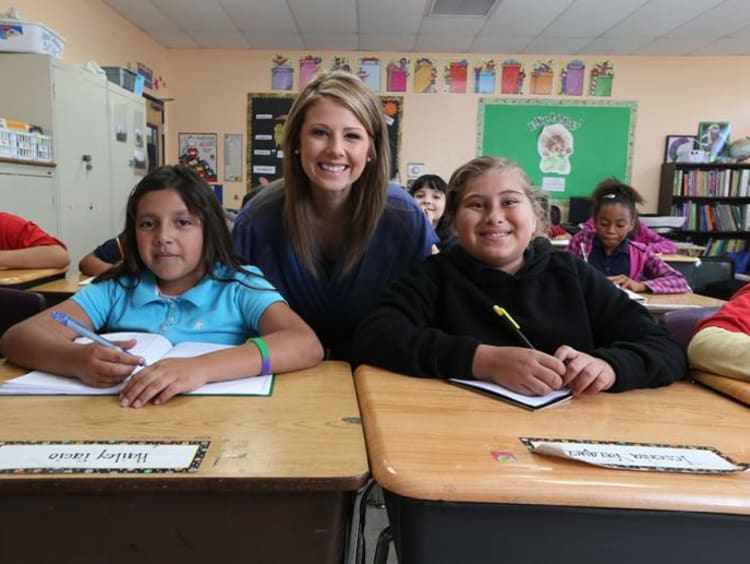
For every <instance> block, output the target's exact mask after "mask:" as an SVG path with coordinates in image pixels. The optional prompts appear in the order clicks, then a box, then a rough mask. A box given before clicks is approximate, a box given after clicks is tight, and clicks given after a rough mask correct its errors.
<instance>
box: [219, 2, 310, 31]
mask: <svg viewBox="0 0 750 564" xmlns="http://www.w3.org/2000/svg"><path fill="white" fill-rule="evenodd" d="M219 3H220V4H221V5H222V6H223V7H224V10H225V11H226V12H227V14H228V15H229V17H230V18H231V19H232V21H233V22H234V24H235V25H236V26H237V29H239V30H241V31H263V32H271V31H282V32H286V33H297V25H296V24H295V23H294V20H293V19H292V13H291V12H290V11H289V7H288V6H287V4H286V2H269V1H268V0H219Z"/></svg>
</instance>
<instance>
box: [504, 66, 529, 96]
mask: <svg viewBox="0 0 750 564" xmlns="http://www.w3.org/2000/svg"><path fill="white" fill-rule="evenodd" d="M524 78H526V71H525V70H524V68H523V65H522V64H521V63H520V62H519V61H517V60H516V59H506V60H505V61H503V70H502V78H501V81H500V92H502V93H503V94H520V93H521V92H522V91H523V80H524Z"/></svg>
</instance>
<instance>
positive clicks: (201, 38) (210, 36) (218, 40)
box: [187, 31, 250, 49]
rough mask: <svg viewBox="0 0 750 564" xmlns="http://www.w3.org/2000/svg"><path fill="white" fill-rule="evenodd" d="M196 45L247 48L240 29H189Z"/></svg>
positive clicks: (247, 45) (209, 47)
mask: <svg viewBox="0 0 750 564" xmlns="http://www.w3.org/2000/svg"><path fill="white" fill-rule="evenodd" d="M187 34H188V35H189V36H190V37H192V38H193V40H194V41H195V42H196V43H197V44H198V47H203V48H204V49H249V48H250V45H249V44H248V42H247V38H246V37H245V36H244V35H243V34H242V32H240V31H189V32H187Z"/></svg>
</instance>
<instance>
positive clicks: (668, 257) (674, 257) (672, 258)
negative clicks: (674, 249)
mask: <svg viewBox="0 0 750 564" xmlns="http://www.w3.org/2000/svg"><path fill="white" fill-rule="evenodd" d="M659 256H660V257H661V259H662V260H663V261H664V262H699V261H700V257H691V256H690V255H680V254H668V253H661V254H659Z"/></svg>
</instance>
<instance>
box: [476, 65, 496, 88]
mask: <svg viewBox="0 0 750 564" xmlns="http://www.w3.org/2000/svg"><path fill="white" fill-rule="evenodd" d="M496 74H497V71H496V69H495V59H488V60H483V61H481V62H480V63H479V64H478V65H475V66H474V92H475V93H476V94H494V93H495V79H496Z"/></svg>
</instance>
